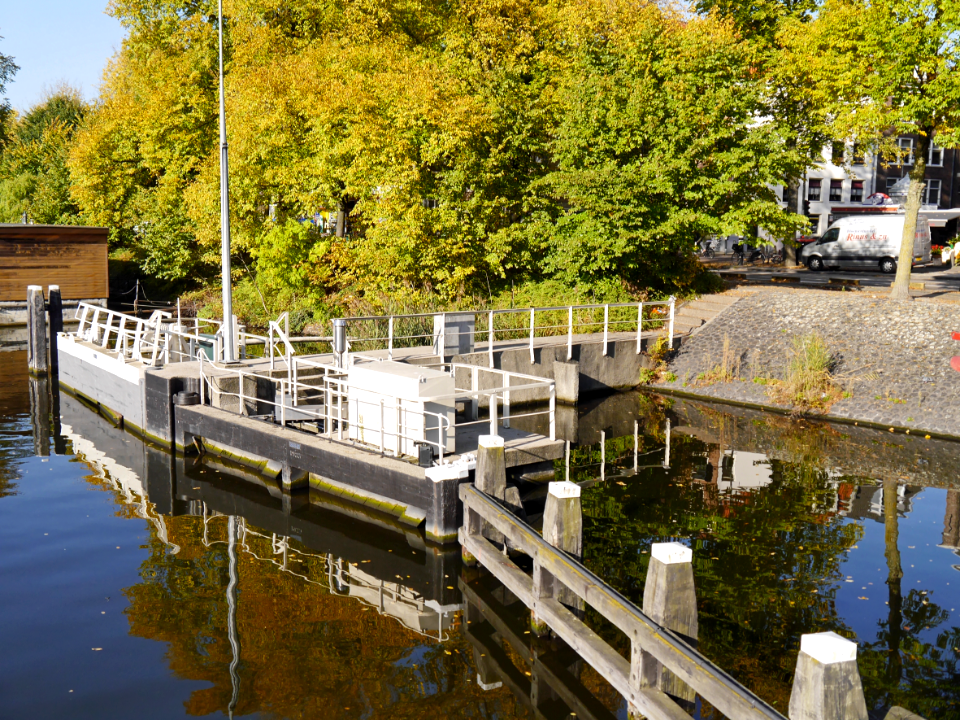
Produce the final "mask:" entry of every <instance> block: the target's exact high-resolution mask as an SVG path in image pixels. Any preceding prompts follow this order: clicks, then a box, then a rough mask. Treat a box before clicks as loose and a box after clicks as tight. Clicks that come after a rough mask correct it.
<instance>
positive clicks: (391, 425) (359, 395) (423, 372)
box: [347, 360, 456, 457]
mask: <svg viewBox="0 0 960 720" xmlns="http://www.w3.org/2000/svg"><path fill="white" fill-rule="evenodd" d="M347 382H348V386H349V390H348V391H347V403H348V411H347V412H348V420H349V423H350V425H349V436H350V439H351V440H356V441H357V442H361V443H364V444H365V445H372V446H374V447H380V443H381V436H382V439H383V448H384V450H385V451H387V452H391V453H397V454H399V455H411V456H413V457H416V456H417V443H418V442H424V441H427V442H430V443H433V447H434V453H436V446H437V444H438V443H439V442H440V441H441V440H440V438H441V434H442V435H443V446H444V447H443V453H444V455H447V454H452V453H453V452H454V449H455V442H454V428H453V423H454V413H455V409H456V406H455V404H454V398H453V397H452V396H453V394H454V393H455V391H456V389H455V385H454V379H453V376H452V375H449V374H448V373H445V372H443V371H441V370H434V369H433V368H428V367H420V366H417V365H407V364H406V363H399V362H393V361H392V360H384V361H382V362H365V363H361V364H357V365H354V366H353V367H351V368H350V369H349V370H347ZM444 395H448V396H450V397H445V398H442V399H437V398H440V397H441V396H444ZM441 425H442V426H443V429H442V433H441V428H440V426H441Z"/></svg>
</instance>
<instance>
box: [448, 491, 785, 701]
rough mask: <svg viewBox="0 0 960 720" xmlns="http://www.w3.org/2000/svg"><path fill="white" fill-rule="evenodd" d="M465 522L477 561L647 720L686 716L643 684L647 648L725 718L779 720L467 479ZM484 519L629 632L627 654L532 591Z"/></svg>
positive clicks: (466, 543) (467, 545)
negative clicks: (484, 530)
mask: <svg viewBox="0 0 960 720" xmlns="http://www.w3.org/2000/svg"><path fill="white" fill-rule="evenodd" d="M460 499H461V500H462V501H463V510H464V526H463V527H462V528H461V529H460V543H461V545H463V547H464V549H465V550H467V552H469V553H470V554H471V555H472V556H473V557H475V558H476V559H477V560H478V561H479V562H480V564H481V565H483V567H485V568H486V569H487V570H489V571H490V572H491V573H492V574H493V575H494V576H495V577H496V578H497V579H498V580H499V581H500V582H501V583H502V584H503V585H504V586H505V587H506V588H507V589H508V590H510V592H512V593H513V594H514V595H516V596H517V598H519V599H520V600H521V601H522V602H523V603H524V604H525V605H526V606H527V607H528V608H530V610H531V611H532V612H533V613H534V614H535V615H536V616H538V617H539V618H540V619H541V620H543V621H544V622H545V623H546V624H547V625H549V627H550V629H551V630H553V631H554V632H555V633H556V634H557V635H558V636H559V637H560V638H561V639H562V640H564V641H565V642H566V643H567V644H568V645H570V647H571V648H573V649H574V650H575V651H576V652H577V653H578V654H579V655H580V656H581V657H582V658H583V659H584V660H585V661H586V662H588V663H590V664H591V665H592V666H593V667H594V669H596V670H597V672H598V673H600V675H601V676H603V677H604V679H606V681H607V682H609V683H610V684H611V685H612V686H613V687H614V688H615V689H616V690H617V692H619V693H620V694H622V695H623V696H624V697H625V698H626V699H627V701H628V702H629V703H630V705H631V707H632V709H633V710H635V712H639V713H640V714H642V715H644V716H646V717H648V718H652V719H653V720H659V719H660V718H663V719H664V720H680V719H681V718H684V719H686V718H689V715H688V714H687V713H686V712H685V711H684V710H683V708H681V707H680V706H679V705H678V704H677V703H676V702H674V701H673V700H672V699H671V698H670V697H669V696H668V695H667V694H666V693H664V692H663V691H661V690H660V689H659V688H657V687H656V686H655V685H652V684H650V681H651V674H650V673H649V672H648V671H645V663H644V662H643V661H644V654H645V653H649V654H650V655H651V656H652V657H653V658H654V659H655V660H656V661H657V662H659V663H662V664H663V665H664V666H665V667H666V668H667V669H669V670H670V671H671V672H672V673H674V674H675V675H676V676H677V677H678V678H679V679H680V680H681V681H683V682H684V683H686V684H687V685H689V686H690V687H691V688H693V689H694V690H695V691H696V692H698V693H700V695H701V696H703V697H704V698H705V699H706V700H707V701H708V702H710V703H711V704H712V705H713V706H714V707H715V708H716V709H717V710H719V711H720V712H722V713H723V714H724V715H726V716H727V717H731V718H738V719H739V718H743V719H744V720H753V719H755V720H761V719H763V720H785V718H784V716H783V715H781V714H780V713H779V712H777V711H776V710H775V709H774V708H772V707H771V706H769V705H768V704H767V703H765V702H764V701H763V700H761V699H760V698H759V697H757V696H756V695H754V694H753V693H752V692H750V691H749V690H747V689H746V688H744V687H743V686H742V685H740V684H739V683H738V682H737V681H736V680H734V679H733V678H732V677H730V676H729V675H728V674H727V673H725V672H724V671H723V670H721V669H720V668H719V667H717V666H716V665H714V664H713V663H712V662H710V661H709V660H708V659H707V658H705V657H704V656H703V655H701V654H700V653H699V652H697V651H696V650H694V649H693V648H692V647H690V646H689V645H688V644H687V643H686V642H684V640H683V639H681V638H680V637H679V636H677V635H676V634H675V633H674V632H673V631H671V630H669V629H667V628H665V627H662V626H661V625H659V624H658V623H656V622H654V621H653V620H652V619H651V618H649V617H647V616H646V615H645V614H644V613H643V612H641V611H640V609H639V608H637V607H636V606H635V605H633V603H631V602H630V601H629V600H627V599H626V598H625V597H623V596H622V595H621V594H620V593H618V592H617V591H616V590H614V589H613V588H611V587H610V586H609V585H607V584H606V583H605V582H603V580H601V579H600V578H599V577H597V576H596V575H594V574H593V573H592V572H590V571H589V570H588V569H587V568H585V567H584V566H583V565H582V564H580V563H579V562H577V561H576V560H574V559H573V558H571V557H570V556H568V555H567V554H566V553H564V552H561V551H559V550H557V548H555V547H553V546H552V545H550V544H549V543H547V542H546V541H545V540H544V539H543V538H542V537H541V536H540V534H539V533H537V531H536V530H534V529H533V528H531V527H530V526H529V525H527V524H526V523H524V522H523V521H521V520H520V519H519V518H517V517H516V516H515V515H513V514H512V513H511V512H509V511H508V510H507V509H506V508H504V507H503V506H501V505H500V504H499V503H497V502H496V501H494V500H493V499H492V498H490V497H488V496H487V495H485V494H484V493H482V492H480V491H479V490H478V489H477V488H476V487H474V486H473V485H472V484H464V485H461V486H460ZM481 520H482V521H484V522H486V523H489V524H490V525H491V526H492V527H493V528H494V529H495V530H496V531H497V532H499V533H500V534H502V535H503V536H504V537H505V538H507V541H508V543H509V544H510V546H511V547H515V548H517V549H518V550H520V551H522V552H523V553H525V554H526V555H529V556H530V557H531V558H533V562H534V573H535V574H536V573H537V571H538V569H539V571H540V572H544V571H545V572H547V573H549V574H550V575H551V576H552V577H553V578H556V579H557V580H558V581H559V582H560V583H562V584H563V585H564V586H565V587H566V588H569V589H570V590H571V591H572V592H573V593H575V594H576V595H577V596H578V597H579V598H581V599H582V600H583V601H584V602H585V603H587V604H588V605H590V606H592V607H593V608H594V609H595V610H596V611H597V612H599V613H600V614H601V615H603V616H604V617H605V618H606V619H608V620H609V621H610V622H612V623H613V624H614V625H615V626H616V627H617V628H619V629H620V630H621V631H622V632H623V633H625V634H626V635H627V637H628V638H630V642H631V646H632V651H631V660H630V661H628V660H627V659H626V658H624V657H623V656H622V655H620V653H618V652H617V651H616V650H615V649H614V648H612V647H610V645H608V644H607V643H606V641H605V640H603V639H602V638H600V636H599V635H597V634H596V633H595V632H593V631H592V630H591V629H590V628H588V627H587V626H586V625H585V624H584V623H583V621H582V620H580V618H578V617H577V616H576V615H575V614H574V612H573V611H572V610H570V609H569V608H567V607H566V606H565V605H563V604H562V603H561V602H560V601H558V600H557V599H555V598H554V597H551V596H549V595H547V596H544V595H543V594H541V596H540V597H538V596H537V595H536V594H535V593H534V578H533V577H531V576H530V575H527V573H525V572H524V571H523V570H522V569H521V568H520V567H519V566H518V565H517V564H516V563H514V562H513V561H512V560H511V559H510V558H509V557H507V556H505V555H504V554H503V552H502V550H501V549H499V548H497V547H496V546H494V544H493V543H492V542H491V541H490V540H488V539H486V538H485V537H483V536H482V535H481V533H480V525H481Z"/></svg>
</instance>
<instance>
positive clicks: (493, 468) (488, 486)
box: [464, 435, 507, 560]
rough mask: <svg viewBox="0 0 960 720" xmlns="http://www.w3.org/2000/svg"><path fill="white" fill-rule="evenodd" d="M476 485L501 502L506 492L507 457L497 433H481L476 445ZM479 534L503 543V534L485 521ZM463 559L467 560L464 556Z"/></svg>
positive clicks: (501, 439)
mask: <svg viewBox="0 0 960 720" xmlns="http://www.w3.org/2000/svg"><path fill="white" fill-rule="evenodd" d="M476 486H477V489H478V490H480V491H481V492H482V493H484V494H486V495H489V496H490V497H492V498H496V499H497V500H500V501H501V502H503V500H504V499H505V498H506V494H507V459H506V451H505V449H504V444H503V438H502V437H500V436H499V435H481V436H480V440H479V443H478V446H477V469H476ZM479 530H480V534H482V535H483V536H484V537H486V538H489V539H490V540H491V541H493V542H495V543H503V541H504V538H503V534H502V533H500V532H498V531H497V530H494V529H493V526H492V525H490V524H489V523H487V522H486V521H483V522H481V524H480V528H479ZM464 560H467V558H466V557H465V558H464Z"/></svg>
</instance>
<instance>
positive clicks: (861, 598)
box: [857, 595, 870, 600]
mask: <svg viewBox="0 0 960 720" xmlns="http://www.w3.org/2000/svg"><path fill="white" fill-rule="evenodd" d="M869 599H870V598H868V597H864V596H863V595H861V596H860V597H858V598H857V600H869Z"/></svg>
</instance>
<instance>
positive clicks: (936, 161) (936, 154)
mask: <svg viewBox="0 0 960 720" xmlns="http://www.w3.org/2000/svg"><path fill="white" fill-rule="evenodd" d="M927 165H932V166H933V167H940V166H942V165H943V148H942V147H938V146H937V145H936V144H934V143H930V157H929V159H928V160H927Z"/></svg>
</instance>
